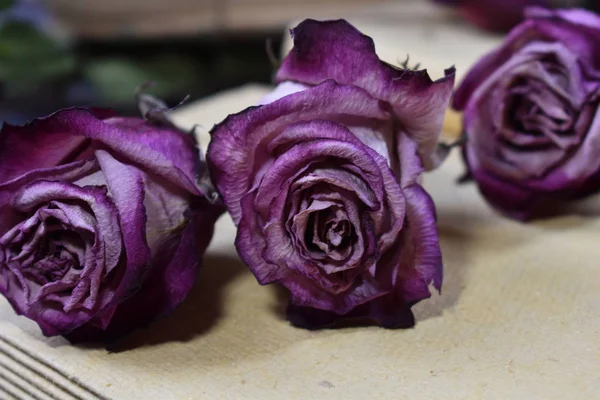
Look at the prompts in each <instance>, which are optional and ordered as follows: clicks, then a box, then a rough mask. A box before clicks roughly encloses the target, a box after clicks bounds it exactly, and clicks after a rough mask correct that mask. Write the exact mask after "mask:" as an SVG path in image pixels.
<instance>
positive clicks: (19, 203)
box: [13, 181, 122, 265]
mask: <svg viewBox="0 0 600 400" xmlns="http://www.w3.org/2000/svg"><path fill="white" fill-rule="evenodd" d="M60 200H76V201H84V202H85V203H86V204H87V205H88V206H89V207H90V208H91V210H92V212H93V213H94V216H95V218H96V221H97V223H98V225H99V226H100V227H101V228H100V229H101V234H102V241H104V242H106V243H108V244H109V248H107V250H106V251H107V252H106V254H105V255H104V256H105V257H106V260H105V261H106V263H107V264H109V265H113V264H116V260H117V259H118V258H119V257H120V254H121V246H122V245H121V240H122V239H121V232H120V230H119V222H118V217H117V215H118V214H117V212H116V210H115V209H114V204H113V202H112V201H111V200H110V199H109V198H108V197H107V196H106V189H103V188H92V187H88V188H80V187H77V186H75V185H72V184H68V183H65V182H55V181H36V182H34V183H32V184H29V185H28V186H26V187H24V188H23V190H21V191H20V192H19V193H18V194H17V196H16V197H15V199H14V201H13V206H14V207H15V208H16V209H17V210H20V211H23V212H31V211H32V210H34V209H37V208H38V207H39V206H40V205H43V204H45V203H48V202H51V201H60Z"/></svg>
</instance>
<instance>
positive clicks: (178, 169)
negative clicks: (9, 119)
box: [0, 109, 220, 341]
mask: <svg viewBox="0 0 600 400" xmlns="http://www.w3.org/2000/svg"><path fill="white" fill-rule="evenodd" d="M163 111H164V110H163ZM148 115H150V114H148ZM201 167H202V165H201V163H200V158H199V154H198V151H197V149H196V146H195V142H194V140H193V138H192V137H191V136H190V135H186V134H184V133H182V132H180V131H178V130H176V129H174V128H173V127H171V126H168V125H164V124H161V123H158V122H157V123H154V122H152V121H145V120H142V119H137V118H121V117H117V116H115V115H113V114H112V113H111V112H108V111H105V110H93V111H91V110H84V109H69V110H63V111H59V112H57V113H55V114H52V115H50V116H48V117H45V118H42V119H37V120H34V121H33V122H31V123H30V124H28V125H26V126H23V127H14V126H9V125H4V127H3V128H2V130H1V131H0V292H1V293H2V294H3V295H4V296H5V297H6V298H7V299H8V300H9V301H10V303H11V304H12V306H13V308H14V309H15V311H16V312H17V313H19V314H23V315H25V316H26V317H28V318H30V319H32V320H34V321H35V322H37V323H38V324H39V326H40V327H41V329H42V331H43V333H44V334H45V335H48V336H52V335H65V336H67V337H68V338H69V339H71V340H73V341H84V340H85V341H87V340H110V339H114V338H116V337H118V336H119V335H122V334H124V333H127V332H129V331H131V330H133V329H134V328H136V327H139V326H141V325H145V324H147V323H149V322H150V321H151V320H152V319H154V318H155V317H157V316H159V315H162V314H165V313H168V312H170V311H172V310H173V309H174V308H175V307H176V306H177V305H178V304H179V303H180V302H181V301H182V300H183V299H184V298H185V297H186V295H187V293H188V292H189V290H190V289H191V287H192V285H193V282H194V278H195V275H196V272H197V267H198V264H199V256H200V255H201V254H202V253H203V251H204V250H205V249H206V247H207V245H208V243H209V241H210V239H211V236H212V231H213V224H214V221H215V220H216V218H217V217H218V215H219V214H220V209H218V208H216V207H215V206H212V205H210V204H209V203H208V202H207V201H206V200H205V199H204V197H203V193H202V192H201V189H200V187H199V185H198V183H197V176H198V174H199V173H200V172H201Z"/></svg>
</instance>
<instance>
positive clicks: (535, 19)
mask: <svg viewBox="0 0 600 400" xmlns="http://www.w3.org/2000/svg"><path fill="white" fill-rule="evenodd" d="M527 17H528V19H527V20H526V21H525V22H523V24H521V25H519V26H518V27H517V28H515V29H514V30H513V31H512V32H511V33H510V34H509V35H508V37H507V38H506V41H505V42H504V44H503V45H502V46H501V47H500V48H498V49H496V50H494V51H493V52H492V53H490V54H488V55H487V56H485V57H484V58H483V59H481V61H479V63H478V64H477V65H476V66H475V67H474V68H473V69H472V70H471V71H470V73H469V74H468V76H467V77H466V79H465V80H464V82H463V83H462V84H461V86H460V87H459V89H458V91H457V92H456V95H455V98H454V107H455V108H457V109H458V110H464V129H465V134H466V139H467V144H466V146H465V148H464V155H465V159H466V162H467V164H468V167H469V170H470V173H471V175H472V176H473V178H474V179H475V180H476V181H477V183H478V184H479V188H480V190H481V192H482V193H483V195H484V196H485V197H486V199H487V200H488V201H489V202H490V203H491V204H492V205H494V206H495V207H496V208H498V209H499V210H500V211H502V212H504V213H505V214H507V215H509V216H511V217H514V218H518V219H528V218H532V217H535V216H538V215H541V214H542V213H544V214H547V213H548V212H550V213H552V212H553V210H552V209H553V207H554V205H555V204H556V203H555V201H556V200H559V199H560V200H561V201H562V200H565V199H572V198H576V197H581V196H584V195H586V194H589V193H591V192H593V191H596V190H597V189H598V188H600V183H599V182H600V180H599V178H600V151H599V150H598V149H599V143H600V129H599V125H598V124H599V123H600V119H599V117H598V116H597V115H598V101H599V94H600V92H599V89H600V45H599V43H600V18H599V17H598V16H597V15H596V14H593V13H591V12H587V11H583V10H556V11H549V10H544V9H539V8H534V9H529V10H528V12H527Z"/></svg>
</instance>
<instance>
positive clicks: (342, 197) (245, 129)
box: [207, 80, 442, 328]
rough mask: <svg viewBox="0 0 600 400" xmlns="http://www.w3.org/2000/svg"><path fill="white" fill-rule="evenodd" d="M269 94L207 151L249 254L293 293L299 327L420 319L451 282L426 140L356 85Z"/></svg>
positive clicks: (292, 312)
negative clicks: (425, 177)
mask: <svg viewBox="0 0 600 400" xmlns="http://www.w3.org/2000/svg"><path fill="white" fill-rule="evenodd" d="M290 93H291V94H290ZM270 99H271V100H273V99H276V100H275V101H273V102H272V103H268V104H265V105H262V106H259V107H252V108H249V109H247V110H245V111H243V112H241V113H239V114H236V115H232V116H229V117H228V118H227V119H226V120H225V121H224V122H222V123H221V124H219V125H217V126H215V128H214V129H213V131H212V141H211V144H210V146H209V150H208V156H207V157H208V165H209V169H210V171H211V175H212V177H213V180H214V182H215V184H216V186H217V189H218V191H219V192H220V194H221V196H222V198H223V200H224V202H225V204H226V206H227V208H228V210H229V212H230V214H231V216H232V218H233V220H234V222H235V223H236V224H237V225H238V232H237V237H236V242H235V243H236V248H237V250H238V252H239V254H240V256H241V258H242V259H243V260H244V262H245V263H246V264H247V265H248V266H249V267H250V269H251V270H252V272H253V273H254V275H255V276H256V278H257V280H258V281H259V282H260V283H261V284H263V285H264V284H269V283H273V282H278V283H281V284H282V285H284V286H285V287H286V288H287V289H288V290H289V293H290V308H289V314H288V315H289V318H290V320H291V321H292V322H293V323H295V324H297V325H301V326H304V327H309V328H318V327H322V326H324V325H330V324H332V323H335V322H338V321H340V320H341V319H346V318H368V319H370V320H372V321H375V322H376V323H379V324H381V325H383V326H386V327H403V326H409V325H411V324H412V323H413V321H414V320H413V316H412V313H411V311H410V306H411V305H413V304H414V303H416V302H418V301H420V300H422V299H424V298H426V297H429V296H430V292H429V285H430V284H432V283H433V285H434V286H435V287H436V288H438V289H439V288H440V286H441V281H442V270H441V267H442V266H441V254H440V248H439V243H438V237H437V231H436V227H435V215H434V207H433V203H432V202H431V199H430V198H429V196H428V195H427V193H425V192H424V191H423V189H422V188H421V186H420V185H419V183H418V177H419V175H420V174H421V172H422V171H423V167H422V162H421V158H420V157H419V153H418V144H417V142H416V141H415V140H413V138H411V137H409V136H408V135H406V134H405V133H404V132H403V131H402V130H400V129H398V127H397V126H396V125H394V124H392V123H390V114H391V113H392V112H393V111H392V110H391V109H390V108H389V107H386V106H385V104H384V103H383V102H381V101H380V100H379V99H377V98H375V97H373V96H372V95H371V94H370V93H369V92H368V91H366V90H364V89H362V88H360V87H357V86H353V85H342V84H339V83H337V82H335V81H333V80H326V81H324V82H323V83H320V84H318V85H316V86H314V87H308V88H306V87H290V86H289V85H288V86H286V87H280V88H278V89H277V90H276V91H275V92H274V95H273V96H272V97H270ZM391 138H393V140H392V139H391ZM392 159H395V160H397V165H396V167H395V168H391V162H390V160H392Z"/></svg>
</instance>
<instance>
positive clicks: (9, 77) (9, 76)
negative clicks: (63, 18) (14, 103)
mask: <svg viewBox="0 0 600 400" xmlns="http://www.w3.org/2000/svg"><path fill="white" fill-rule="evenodd" d="M0 1H2V0H0ZM75 65H76V63H75V57H74V56H73V55H72V54H71V53H70V52H69V51H68V49H66V48H65V47H63V46H61V45H60V44H59V43H57V42H56V41H54V40H53V39H51V38H49V37H48V36H46V35H45V34H44V33H43V32H41V31H40V30H38V28H36V27H35V26H33V25H31V24H29V23H25V22H20V21H6V22H5V23H3V24H2V25H0V82H2V83H3V84H4V85H5V88H6V90H7V92H8V94H9V95H19V94H23V93H27V92H30V91H33V90H35V89H36V88H37V87H38V86H39V85H40V84H41V83H43V82H45V81H48V80H51V79H56V78H59V77H61V76H66V75H68V74H69V73H71V72H73V70H74V69H75Z"/></svg>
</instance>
